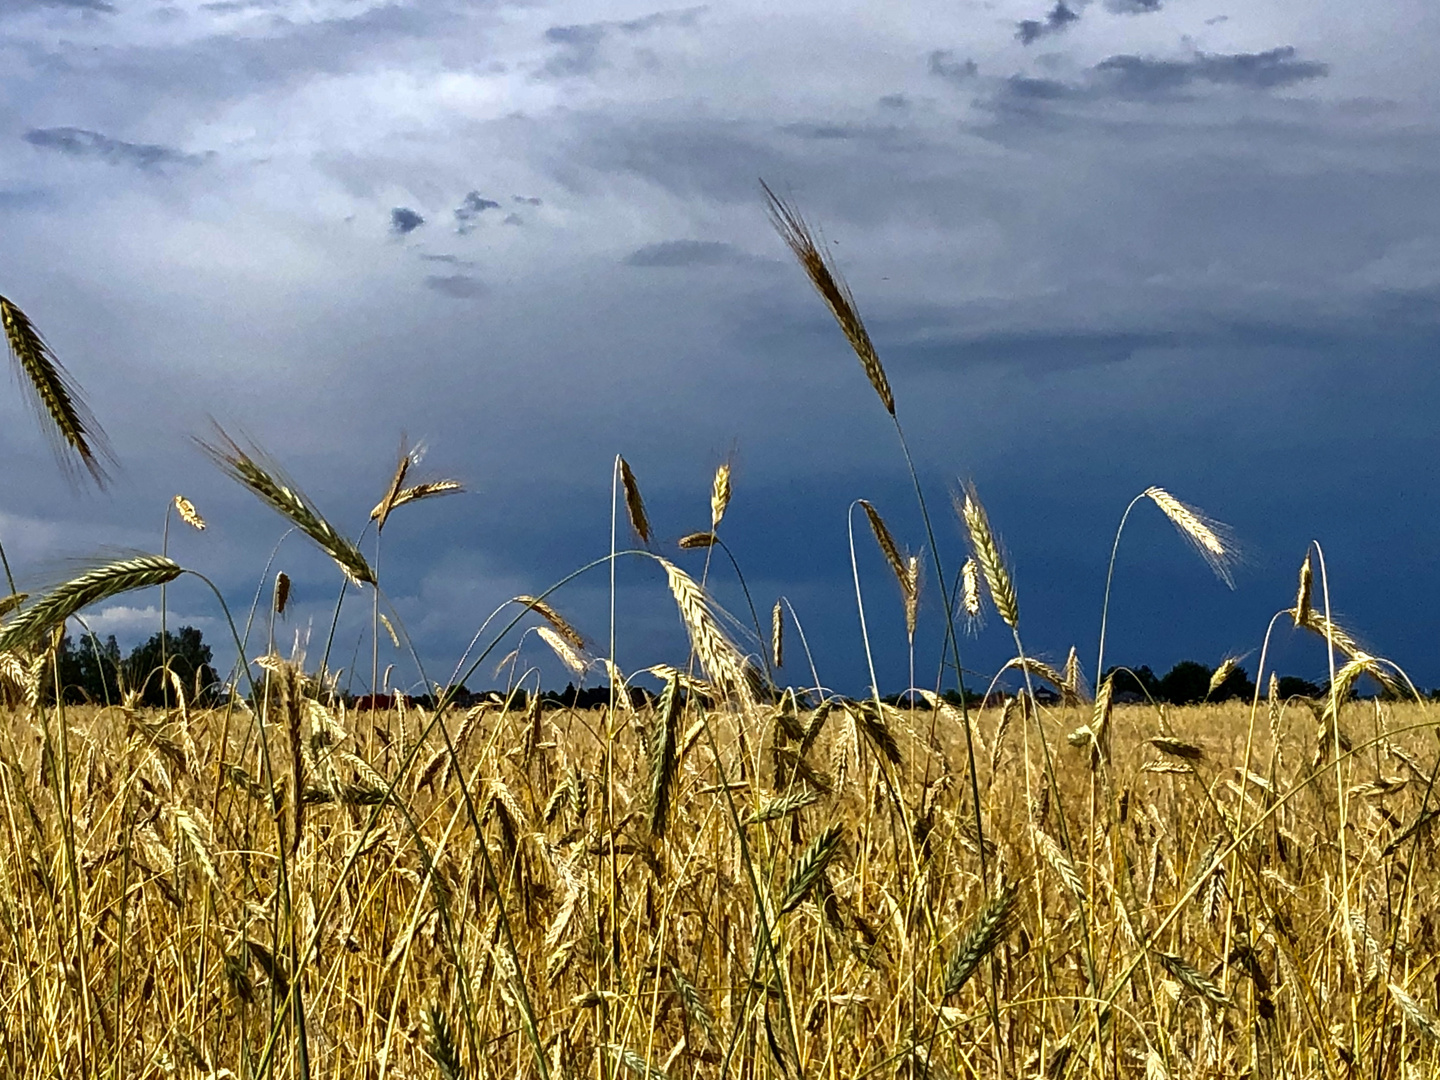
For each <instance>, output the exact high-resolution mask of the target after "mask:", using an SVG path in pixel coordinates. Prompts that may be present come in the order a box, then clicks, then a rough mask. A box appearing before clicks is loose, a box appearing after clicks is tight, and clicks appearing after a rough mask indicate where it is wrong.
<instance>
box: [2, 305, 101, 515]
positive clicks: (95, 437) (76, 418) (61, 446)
mask: <svg viewBox="0 0 1440 1080" xmlns="http://www.w3.org/2000/svg"><path fill="white" fill-rule="evenodd" d="M0 324H3V325H4V329H5V340H6V341H7V342H8V343H9V345H10V355H11V356H12V357H14V359H15V362H16V364H18V365H19V367H20V371H21V374H23V375H24V379H22V380H21V381H22V383H23V384H24V386H25V387H26V389H27V390H28V391H29V392H30V398H31V401H32V403H33V404H34V406H35V410H36V412H37V413H38V414H39V415H40V417H41V418H42V423H44V421H45V420H48V421H49V423H48V424H44V427H45V433H46V435H47V436H48V437H49V438H50V439H51V441H52V443H53V445H54V448H55V454H56V457H57V458H58V459H59V461H60V465H61V468H63V469H65V470H66V472H67V473H72V470H73V467H74V464H75V461H74V460H73V459H72V458H71V457H69V456H67V451H68V453H69V454H73V455H74V458H76V459H79V463H80V465H82V466H83V467H84V468H85V471H86V472H88V473H89V474H90V478H91V479H92V480H94V481H95V483H96V485H97V486H99V487H102V488H103V487H104V486H105V485H106V483H108V481H109V477H108V476H107V474H106V471H105V465H106V464H107V463H109V462H113V461H114V457H113V455H112V454H111V453H110V448H109V444H108V443H107V442H106V439H105V433H104V432H103V431H102V430H101V429H100V425H99V424H98V423H97V422H96V420H95V417H94V416H93V415H91V413H90V410H89V408H88V407H87V406H86V405H85V402H84V399H83V398H82V397H81V396H80V389H79V387H77V386H76V385H75V384H74V382H72V381H71V379H70V375H69V373H68V372H66V370H65V368H64V367H63V366H61V364H60V361H59V360H57V359H56V358H55V354H54V353H53V352H51V351H50V346H48V345H47V344H45V339H44V338H42V337H41V336H40V332H39V331H38V330H36V329H35V326H34V324H33V323H31V321H30V319H29V317H28V316H27V315H26V314H25V313H24V312H23V311H21V310H20V309H19V308H18V307H16V306H15V305H14V304H13V303H11V302H10V301H9V300H8V299H6V298H5V297H3V296H0ZM72 475H73V473H72Z"/></svg>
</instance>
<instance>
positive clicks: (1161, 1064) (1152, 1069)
mask: <svg viewBox="0 0 1440 1080" xmlns="http://www.w3.org/2000/svg"><path fill="white" fill-rule="evenodd" d="M1145 1080H1170V1073H1169V1071H1168V1070H1167V1069H1166V1068H1165V1059H1164V1058H1162V1057H1161V1056H1160V1052H1159V1051H1158V1050H1156V1049H1155V1048H1154V1047H1153V1046H1152V1047H1150V1049H1149V1050H1148V1051H1147V1052H1146V1054H1145Z"/></svg>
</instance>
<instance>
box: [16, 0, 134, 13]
mask: <svg viewBox="0 0 1440 1080" xmlns="http://www.w3.org/2000/svg"><path fill="white" fill-rule="evenodd" d="M6 6H7V7H8V8H10V10H12V11H15V10H20V11H23V10H25V9H27V8H47V7H48V8H69V9H70V10H72V11H98V12H103V13H105V14H107V15H108V14H111V13H113V12H114V11H115V5H114V4H112V3H110V2H109V0H10V2H9V3H8V4H7V5H6Z"/></svg>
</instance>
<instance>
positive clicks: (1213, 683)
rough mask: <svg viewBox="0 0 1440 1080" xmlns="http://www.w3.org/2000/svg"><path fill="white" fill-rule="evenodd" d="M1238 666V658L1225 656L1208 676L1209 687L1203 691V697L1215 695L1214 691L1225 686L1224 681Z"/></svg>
mask: <svg viewBox="0 0 1440 1080" xmlns="http://www.w3.org/2000/svg"><path fill="white" fill-rule="evenodd" d="M1239 666H1240V658H1239V657H1238V656H1227V657H1226V658H1225V659H1224V660H1221V661H1220V666H1219V667H1217V668H1216V669H1215V670H1214V672H1213V673H1212V674H1211V675H1210V687H1209V689H1208V690H1206V691H1205V696H1206V697H1207V698H1208V697H1209V696H1210V695H1211V694H1213V693H1215V691H1216V690H1219V689H1220V687H1222V686H1223V685H1225V680H1226V679H1228V678H1230V676H1231V675H1233V674H1235V669H1236V668H1238V667H1239Z"/></svg>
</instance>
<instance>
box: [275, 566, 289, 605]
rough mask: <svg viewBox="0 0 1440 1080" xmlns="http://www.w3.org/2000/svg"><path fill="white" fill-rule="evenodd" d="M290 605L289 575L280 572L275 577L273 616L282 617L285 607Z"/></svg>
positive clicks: (282, 571)
mask: <svg viewBox="0 0 1440 1080" xmlns="http://www.w3.org/2000/svg"><path fill="white" fill-rule="evenodd" d="M288 603H290V575H289V574H287V573H285V571H284V570H281V571H280V572H279V573H278V574H276V575H275V604H274V606H275V614H276V615H284V614H285V605H287V604H288Z"/></svg>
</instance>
